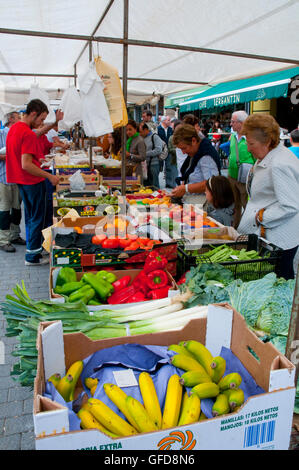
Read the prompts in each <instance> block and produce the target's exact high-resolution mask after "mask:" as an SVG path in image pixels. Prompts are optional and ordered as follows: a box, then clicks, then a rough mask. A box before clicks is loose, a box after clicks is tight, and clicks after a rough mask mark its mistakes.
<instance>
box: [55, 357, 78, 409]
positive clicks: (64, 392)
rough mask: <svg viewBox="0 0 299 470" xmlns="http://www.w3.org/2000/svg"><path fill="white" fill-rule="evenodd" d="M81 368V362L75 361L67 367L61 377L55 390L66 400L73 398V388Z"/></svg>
mask: <svg viewBox="0 0 299 470" xmlns="http://www.w3.org/2000/svg"><path fill="white" fill-rule="evenodd" d="M82 370H83V362H82V361H76V362H74V363H73V364H72V365H71V366H70V367H69V369H68V371H67V373H66V375H65V376H64V377H62V378H61V380H60V381H59V383H58V385H57V390H58V392H59V393H60V395H61V396H62V397H63V398H64V399H65V401H66V402H68V401H73V400H74V393H75V388H76V385H77V382H78V379H79V377H80V375H81V372H82Z"/></svg>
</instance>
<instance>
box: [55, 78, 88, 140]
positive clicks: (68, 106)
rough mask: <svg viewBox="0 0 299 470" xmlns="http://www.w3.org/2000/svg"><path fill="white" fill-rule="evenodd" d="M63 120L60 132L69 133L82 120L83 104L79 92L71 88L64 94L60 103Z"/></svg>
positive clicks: (59, 125) (60, 123)
mask: <svg viewBox="0 0 299 470" xmlns="http://www.w3.org/2000/svg"><path fill="white" fill-rule="evenodd" d="M60 109H61V111H63V120H62V121H59V123H58V130H59V131H68V130H70V129H71V127H73V126H74V125H75V124H76V123H77V122H79V121H81V119H82V103H81V97H80V94H79V92H78V91H77V89H76V87H75V86H71V87H70V88H68V89H67V90H65V92H64V93H63V96H62V98H61V103H60Z"/></svg>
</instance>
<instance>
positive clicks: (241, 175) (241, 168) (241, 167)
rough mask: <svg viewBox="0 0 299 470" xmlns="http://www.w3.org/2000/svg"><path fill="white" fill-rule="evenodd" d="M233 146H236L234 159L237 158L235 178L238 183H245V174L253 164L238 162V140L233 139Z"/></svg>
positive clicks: (246, 174)
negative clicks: (236, 175)
mask: <svg viewBox="0 0 299 470" xmlns="http://www.w3.org/2000/svg"><path fill="white" fill-rule="evenodd" d="M235 146H236V159H237V166H238V178H237V180H238V181H239V182H240V183H244V184H245V183H246V180H247V176H248V173H249V171H250V170H251V168H252V167H253V165H252V164H251V163H240V158H239V147H238V141H237V139H236V140H235Z"/></svg>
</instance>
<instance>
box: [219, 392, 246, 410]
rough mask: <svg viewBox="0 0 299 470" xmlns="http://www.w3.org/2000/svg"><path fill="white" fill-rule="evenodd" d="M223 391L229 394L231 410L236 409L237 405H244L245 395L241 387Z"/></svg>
mask: <svg viewBox="0 0 299 470" xmlns="http://www.w3.org/2000/svg"><path fill="white" fill-rule="evenodd" d="M222 393H224V394H225V395H226V396H227V398H228V403H229V407H230V409H231V410H235V409H236V407H239V406H241V405H243V403H244V398H245V397H244V392H243V390H242V389H241V388H230V389H228V390H223V392H222Z"/></svg>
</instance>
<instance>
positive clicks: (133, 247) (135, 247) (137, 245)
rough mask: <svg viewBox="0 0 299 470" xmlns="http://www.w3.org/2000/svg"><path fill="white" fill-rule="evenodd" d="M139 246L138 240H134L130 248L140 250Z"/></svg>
mask: <svg viewBox="0 0 299 470" xmlns="http://www.w3.org/2000/svg"><path fill="white" fill-rule="evenodd" d="M139 246H140V244H139V243H138V242H137V241H136V242H132V243H131V245H129V247H128V248H130V250H138V248H139Z"/></svg>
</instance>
